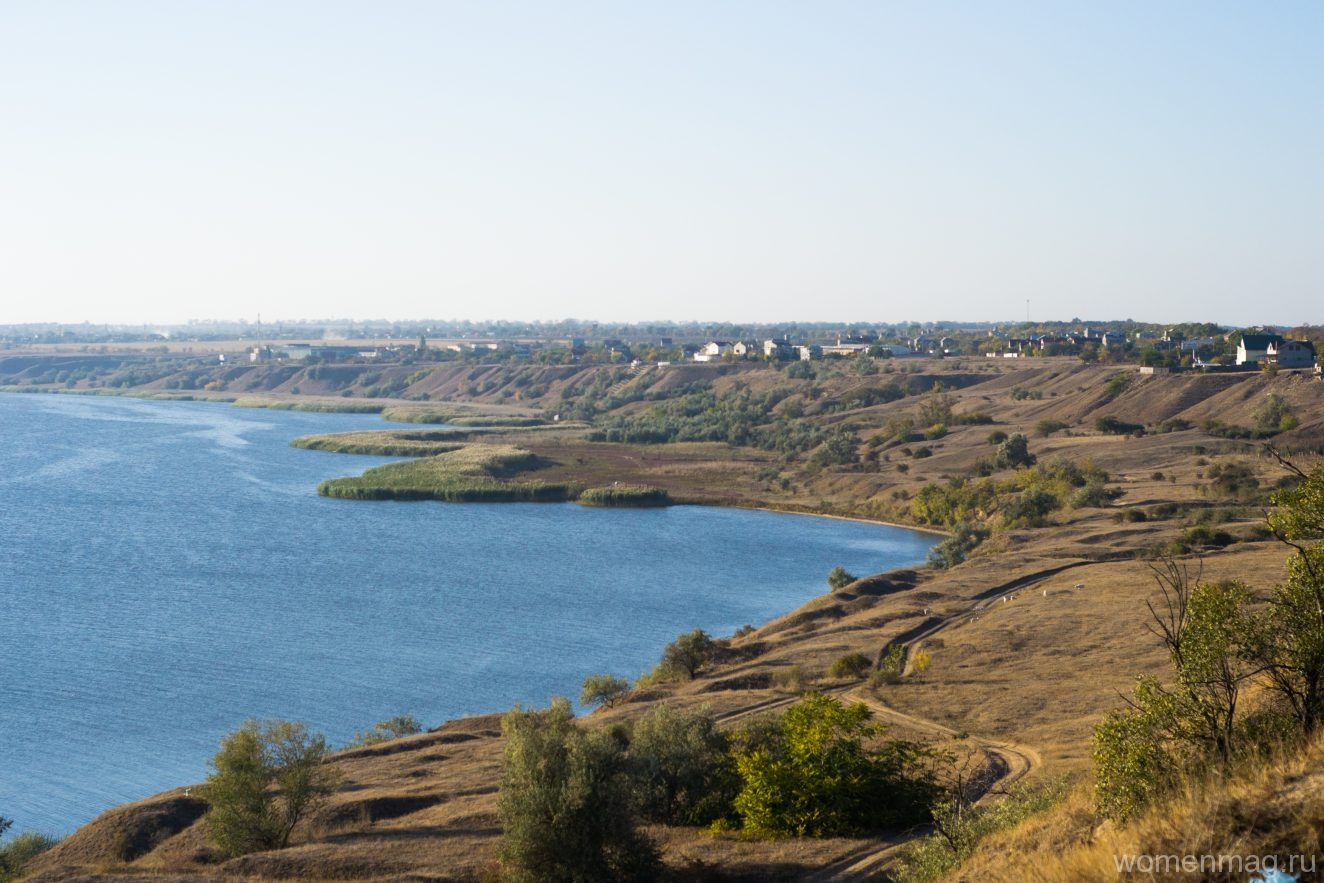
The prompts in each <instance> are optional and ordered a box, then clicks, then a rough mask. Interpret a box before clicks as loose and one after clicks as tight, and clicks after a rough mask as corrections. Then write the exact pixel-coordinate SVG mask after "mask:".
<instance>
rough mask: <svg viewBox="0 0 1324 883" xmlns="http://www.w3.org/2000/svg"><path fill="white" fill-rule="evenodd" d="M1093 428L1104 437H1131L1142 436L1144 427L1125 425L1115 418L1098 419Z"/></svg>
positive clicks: (1132, 424)
mask: <svg viewBox="0 0 1324 883" xmlns="http://www.w3.org/2000/svg"><path fill="white" fill-rule="evenodd" d="M1094 428H1095V430H1097V431H1098V432H1102V433H1103V434H1104V435H1132V434H1133V433H1140V434H1143V433H1144V431H1145V427H1143V426H1141V425H1140V424H1139V423H1126V422H1124V421H1122V420H1119V419H1117V418H1116V417H1112V416H1108V417H1100V418H1099V419H1097V420H1095V421H1094Z"/></svg>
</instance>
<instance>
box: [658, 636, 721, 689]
mask: <svg viewBox="0 0 1324 883" xmlns="http://www.w3.org/2000/svg"><path fill="white" fill-rule="evenodd" d="M715 646H716V645H715V644H714V643H713V639H712V638H711V637H710V636H709V635H708V633H707V632H705V631H704V630H703V629H695V630H694V631H692V632H686V633H685V634H683V635H681V636H679V637H678V638H676V640H674V641H672V642H671V643H670V644H668V645H667V646H666V647H665V648H664V649H663V651H662V670H663V671H664V672H665V673H667V674H668V675H671V676H673V677H684V678H685V679H686V680H691V679H693V678H694V676H695V675H696V674H698V673H699V670H700V669H701V668H703V667H704V666H705V665H707V664H708V663H709V662H711V661H712V659H713V650H714V648H715Z"/></svg>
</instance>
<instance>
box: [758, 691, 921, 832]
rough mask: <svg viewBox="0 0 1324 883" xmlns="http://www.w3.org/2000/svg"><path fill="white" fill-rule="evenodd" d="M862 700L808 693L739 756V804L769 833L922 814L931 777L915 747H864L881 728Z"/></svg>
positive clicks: (855, 827)
mask: <svg viewBox="0 0 1324 883" xmlns="http://www.w3.org/2000/svg"><path fill="white" fill-rule="evenodd" d="M871 718H872V713H871V712H870V711H869V709H868V708H867V707H866V706H865V705H864V704H863V703H857V704H855V705H850V706H847V705H843V704H842V703H841V702H840V701H838V700H836V699H834V698H832V697H829V696H824V695H822V694H810V695H808V696H806V697H805V699H804V700H803V701H801V702H800V703H799V704H798V705H796V706H794V707H793V708H791V709H790V710H789V711H787V712H786V714H785V715H784V716H783V717H782V719H781V721H780V723H779V724H778V725H777V727H776V728H775V729H774V730H772V731H771V732H765V733H763V734H762V735H761V738H758V739H754V740H752V741H751V742H750V743H749V744H746V745H745V746H744V747H743V748H742V749H741V750H740V751H739V752H738V753H737V755H736V769H737V771H738V772H739V773H740V778H741V781H742V787H741V790H740V793H739V794H738V795H737V796H736V798H735V801H734V807H735V810H736V812H738V813H739V814H740V816H741V818H742V819H743V820H744V824H745V828H746V829H747V830H749V831H750V832H752V833H755V834H760V835H764V836H796V837H830V836H837V835H843V834H849V833H852V832H855V831H859V830H861V829H864V828H868V827H872V826H876V825H882V824H896V823H911V822H918V821H921V820H923V819H924V818H925V817H926V815H927V807H928V805H929V801H930V799H931V798H932V796H933V783H932V781H931V779H929V778H928V777H927V776H926V775H925V774H924V773H922V772H920V770H919V764H918V760H919V758H920V756H921V752H920V751H919V749H918V748H916V747H915V746H914V745H912V744H910V743H907V742H901V741H895V740H892V741H886V742H884V743H882V744H881V745H879V746H878V747H875V748H866V747H865V741H866V740H870V741H872V740H875V739H877V737H879V736H880V735H881V734H882V733H883V731H884V730H883V728H882V727H881V726H880V725H878V724H876V723H874V722H873V721H872V719H871Z"/></svg>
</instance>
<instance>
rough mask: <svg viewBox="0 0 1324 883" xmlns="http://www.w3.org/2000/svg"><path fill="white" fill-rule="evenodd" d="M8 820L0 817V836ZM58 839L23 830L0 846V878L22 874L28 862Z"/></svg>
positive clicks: (8, 823)
mask: <svg viewBox="0 0 1324 883" xmlns="http://www.w3.org/2000/svg"><path fill="white" fill-rule="evenodd" d="M10 824H11V823H10V821H9V820H8V819H5V818H0V836H4V833H5V830H6V829H7V828H8V827H9V826H10ZM59 842H60V841H59V839H57V838H55V837H48V836H46V835H45V834H36V833H33V832H31V831H25V832H24V833H22V834H19V835H17V836H16V837H14V839H13V840H10V841H9V842H8V843H6V844H4V845H3V846H0V880H4V881H8V880H15V879H17V878H19V877H21V876H22V875H23V871H24V869H25V868H26V867H27V864H28V862H30V861H32V860H33V859H34V858H36V857H37V856H39V855H41V854H42V853H43V852H45V851H46V850H48V849H50V848H51V847H52V846H54V845H55V844H57V843H59Z"/></svg>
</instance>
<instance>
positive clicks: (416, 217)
mask: <svg viewBox="0 0 1324 883" xmlns="http://www.w3.org/2000/svg"><path fill="white" fill-rule="evenodd" d="M1321 45H1324V4H1322V3H1319V2H1315V0H1310V2H1290V0H1275V2H1267V3H1253V2H1241V3H1224V2H1217V0H1209V2H1181V0H1162V2H1152V0H1145V2H1127V0H1118V2H1108V3H1094V2H1085V0H1059V2H1051V3H1049V2H1034V0H1007V2H998V3H995V2H960V3H956V2H943V0H911V2H886V0H873V2H835V0H814V2H808V0H803V2H797V3H786V2H777V0H754V2H733V0H697V2H691V0H667V2H656V0H655V2H639V0H634V2H631V0H627V2H621V0H613V2H580V0H544V2H537V3H535V2H506V0H482V2H445V0H434V2H417V3H414V2H402V0H376V2H372V3H368V2H357V3H349V2H337V0H315V2H303V0H226V2H224V3H207V2H202V0H169V2H142V0H117V2H115V3H104V2H100V0H96V2H74V0H32V2H28V0H4V2H3V3H0V324H6V323H14V322H37V321H58V322H80V321H91V322H98V323H100V322H131V323H138V322H153V323H176V322H183V321H186V320H189V319H238V318H246V319H249V320H250V321H251V320H253V319H255V318H256V317H257V316H258V315H259V314H260V315H261V316H262V319H263V321H274V320H279V319H297V318H330V317H343V318H358V319H369V318H386V319H411V318H412V319H420V318H437V319H528V320H536V319H561V318H568V317H574V318H580V319H596V320H601V321H639V320H706V321H745V322H758V321H767V322H775V321H790V320H803V321H902V320H916V321H927V320H939V319H961V320H970V321H1006V320H1017V319H1023V318H1025V316H1026V315H1027V314H1028V315H1029V316H1030V317H1032V318H1034V319H1036V320H1052V319H1069V318H1071V317H1073V316H1089V317H1094V318H1117V319H1122V318H1133V319H1136V320H1139V321H1153V322H1176V321H1217V322H1222V323H1226V324H1234V325H1248V324H1256V323H1277V324H1300V323H1304V322H1312V323H1319V322H1324V315H1321V306H1320V305H1321V304H1322V303H1324V170H1322V168H1321V163H1320V157H1321V156H1324V137H1322V136H1324V112H1322V109H1324V52H1322V51H1321V48H1320V47H1321Z"/></svg>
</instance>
